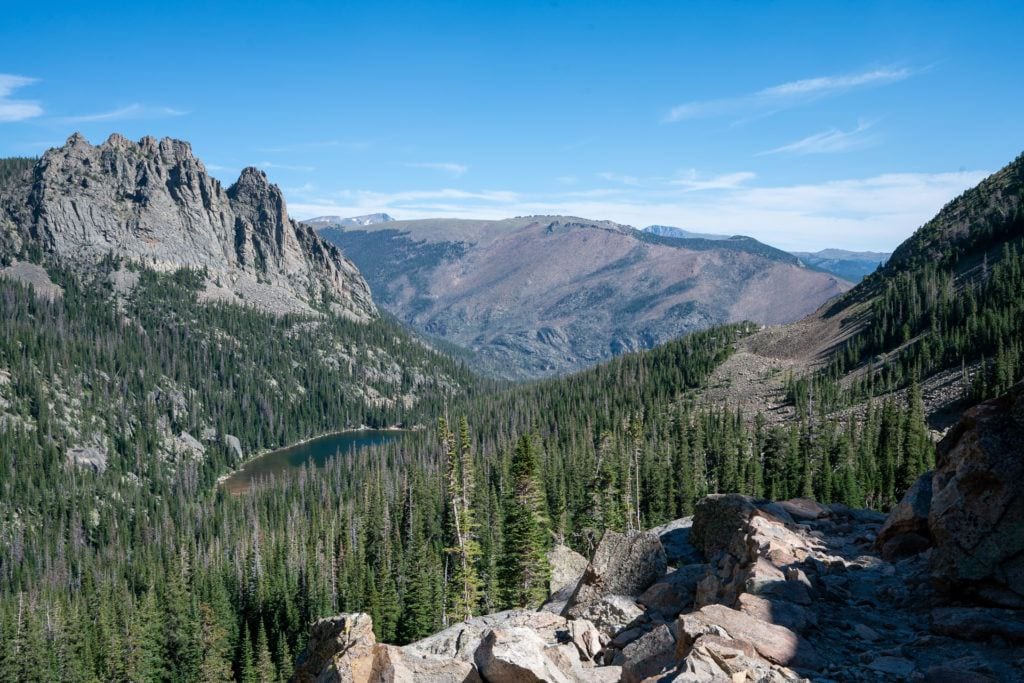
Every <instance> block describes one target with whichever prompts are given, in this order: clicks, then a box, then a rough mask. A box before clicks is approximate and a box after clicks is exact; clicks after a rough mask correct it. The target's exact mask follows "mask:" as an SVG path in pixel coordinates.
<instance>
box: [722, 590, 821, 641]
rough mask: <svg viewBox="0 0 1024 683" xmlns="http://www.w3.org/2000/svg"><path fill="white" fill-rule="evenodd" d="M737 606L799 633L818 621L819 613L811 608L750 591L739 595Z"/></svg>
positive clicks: (747, 612)
mask: <svg viewBox="0 0 1024 683" xmlns="http://www.w3.org/2000/svg"><path fill="white" fill-rule="evenodd" d="M736 608H737V609H739V610H740V611H741V612H744V613H745V614H749V615H750V616H752V617H754V618H756V619H760V620H761V621H767V622H769V623H772V624H778V625H779V626H785V627H786V628H788V629H790V630H792V631H796V632H797V633H800V632H802V631H804V630H805V629H806V628H807V627H808V626H813V625H816V624H817V623H818V617H817V614H816V613H815V612H814V611H813V610H811V609H808V608H806V607H801V606H800V605H797V604H794V603H792V602H789V601H786V600H779V599H770V598H764V597H761V596H758V595H751V594H750V593H742V594H741V595H740V596H739V598H738V599H737V602H736Z"/></svg>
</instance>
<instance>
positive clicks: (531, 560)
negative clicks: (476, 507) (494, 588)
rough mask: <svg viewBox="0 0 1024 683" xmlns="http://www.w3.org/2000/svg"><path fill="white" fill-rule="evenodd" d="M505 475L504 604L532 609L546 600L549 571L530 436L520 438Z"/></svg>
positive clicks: (536, 472)
mask: <svg viewBox="0 0 1024 683" xmlns="http://www.w3.org/2000/svg"><path fill="white" fill-rule="evenodd" d="M509 475H510V477H511V479H512V481H511V484H512V486H511V491H510V492H509V496H508V499H507V501H506V509H505V534H504V536H505V538H504V542H505V546H504V552H503V570H504V577H503V579H504V580H503V583H504V588H505V593H506V599H505V602H506V604H507V605H508V606H509V607H536V606H538V605H540V603H541V602H542V601H543V600H544V598H546V597H547V591H548V585H547V583H548V578H549V576H550V573H551V568H550V565H549V564H548V559H547V555H546V551H547V522H546V517H545V514H544V509H543V497H542V489H541V486H540V481H539V476H538V454H537V449H536V446H535V445H534V443H533V439H532V438H531V437H529V436H522V437H520V439H519V442H518V443H517V444H516V448H515V451H514V452H513V454H512V461H511V464H510V467H509Z"/></svg>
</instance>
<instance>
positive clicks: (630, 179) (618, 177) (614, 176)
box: [597, 171, 640, 185]
mask: <svg viewBox="0 0 1024 683" xmlns="http://www.w3.org/2000/svg"><path fill="white" fill-rule="evenodd" d="M597 177H598V178H601V179H603V180H607V181H609V182H612V183H622V184H623V185H639V184H640V179H639V178H637V177H636V176H631V175H623V174H621V173H612V172H610V171H605V172H604V173H598V174H597Z"/></svg>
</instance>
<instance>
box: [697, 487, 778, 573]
mask: <svg viewBox="0 0 1024 683" xmlns="http://www.w3.org/2000/svg"><path fill="white" fill-rule="evenodd" d="M756 516H763V517H767V518H768V519H770V520H772V521H775V522H779V523H781V524H794V521H793V518H792V517H791V516H790V514H789V513H788V512H786V511H785V510H784V509H782V508H781V507H779V506H778V505H777V504H775V503H771V502H769V501H766V500H760V499H757V498H752V497H750V496H743V495H740V494H738V493H719V494H714V495H710V496H705V497H704V498H703V499H701V501H700V502H699V503H697V510H696V512H695V513H694V515H693V529H692V530H691V531H690V542H691V543H693V545H694V546H695V547H696V548H697V550H699V551H701V552H702V553H704V556H705V557H707V558H708V559H710V558H711V556H712V555H714V554H715V553H717V552H720V551H723V550H726V551H732V552H733V554H739V552H743V551H744V549H743V548H742V547H741V548H737V547H736V545H735V543H736V539H737V532H740V534H741V535H742V532H743V530H744V529H745V528H746V527H747V525H748V524H749V523H750V521H751V520H752V519H753V518H754V517H756ZM735 551H739V552H735Z"/></svg>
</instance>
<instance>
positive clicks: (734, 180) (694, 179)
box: [668, 168, 757, 192]
mask: <svg viewBox="0 0 1024 683" xmlns="http://www.w3.org/2000/svg"><path fill="white" fill-rule="evenodd" d="M755 177H757V176H756V174H754V173H751V172H749V171H740V172H738V173H726V174H723V175H717V176H708V177H705V178H702V177H701V175H700V174H699V173H698V172H697V170H696V169H693V168H691V169H689V170H687V171H685V172H683V173H681V174H680V175H679V177H677V178H673V179H672V180H669V181H668V183H669V185H677V186H679V187H681V188H684V189H685V190H687V191H688V192H698V191H702V190H731V189H734V188H737V187H739V186H741V185H743V184H744V183H746V182H747V181H749V180H753V179H754V178H755Z"/></svg>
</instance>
